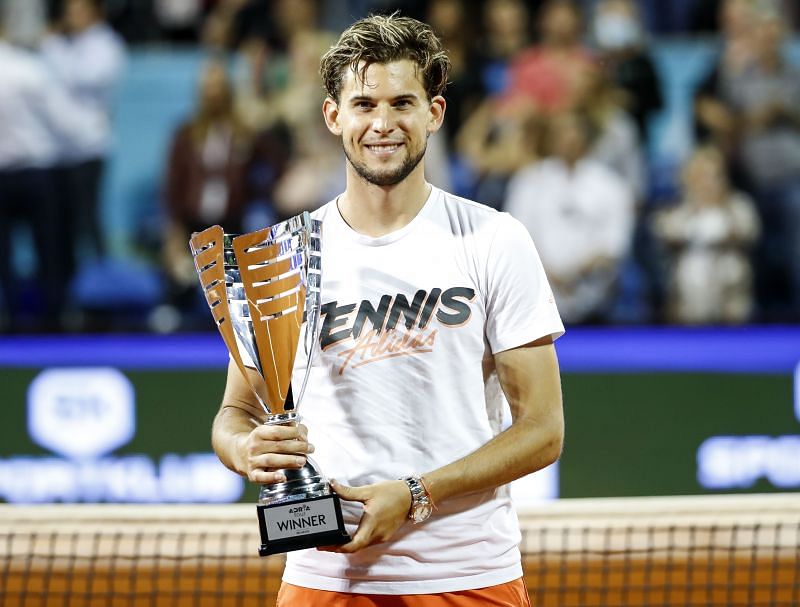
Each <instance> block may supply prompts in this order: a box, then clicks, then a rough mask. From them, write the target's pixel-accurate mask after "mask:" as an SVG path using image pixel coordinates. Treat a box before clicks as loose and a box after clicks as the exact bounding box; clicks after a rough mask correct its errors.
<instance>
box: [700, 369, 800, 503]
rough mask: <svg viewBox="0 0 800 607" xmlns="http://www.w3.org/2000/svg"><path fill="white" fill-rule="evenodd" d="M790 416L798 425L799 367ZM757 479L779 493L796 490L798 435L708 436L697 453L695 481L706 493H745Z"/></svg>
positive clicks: (798, 484)
mask: <svg viewBox="0 0 800 607" xmlns="http://www.w3.org/2000/svg"><path fill="white" fill-rule="evenodd" d="M794 416H795V419H796V420H797V421H798V422H800V363H798V365H797V367H796V368H795V372H794ZM761 479H764V480H766V481H767V482H769V483H770V484H771V485H772V486H774V487H777V488H779V489H797V488H800V434H785V435H781V436H765V435H751V436H712V437H711V438H709V439H706V440H705V441H704V442H703V444H701V445H700V448H699V449H698V450H697V480H698V482H699V483H700V485H702V486H703V487H705V488H706V489H748V488H750V487H752V486H753V485H755V484H756V483H757V482H758V481H760V480H761Z"/></svg>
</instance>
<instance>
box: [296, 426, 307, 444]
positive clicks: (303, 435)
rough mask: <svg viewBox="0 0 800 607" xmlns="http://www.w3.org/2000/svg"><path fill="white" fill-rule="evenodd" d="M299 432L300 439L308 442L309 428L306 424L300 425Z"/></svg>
mask: <svg viewBox="0 0 800 607" xmlns="http://www.w3.org/2000/svg"><path fill="white" fill-rule="evenodd" d="M297 431H298V432H299V433H300V438H301V439H303V440H304V441H307V440H308V428H307V427H306V425H305V424H298V425H297Z"/></svg>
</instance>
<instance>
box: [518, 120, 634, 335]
mask: <svg viewBox="0 0 800 607" xmlns="http://www.w3.org/2000/svg"><path fill="white" fill-rule="evenodd" d="M543 129H544V137H543V144H544V149H543V151H544V153H545V156H546V157H545V159H543V160H541V161H539V162H536V163H534V164H531V165H528V166H527V167H525V168H523V169H522V170H520V171H519V172H518V173H517V174H516V175H514V177H513V178H512V179H511V182H510V183H509V187H508V195H507V200H506V205H505V208H506V210H507V211H508V212H509V213H511V214H512V215H513V216H514V217H516V218H517V219H519V220H520V221H521V222H522V223H523V224H524V225H525V226H526V227H527V228H528V230H529V231H530V233H531V235H532V236H533V238H534V241H535V242H536V247H537V249H538V251H539V255H540V256H541V259H542V263H543V264H544V268H545V271H546V272H547V276H548V279H549V280H550V284H551V286H552V287H553V293H554V294H555V298H556V303H557V304H558V309H559V311H561V314H562V316H563V318H564V319H565V320H566V321H567V322H570V323H581V322H603V321H605V320H607V319H608V314H609V312H610V311H611V308H612V306H613V303H614V298H615V295H616V289H615V287H616V283H617V279H618V276H619V273H620V267H621V264H622V262H623V260H624V258H625V256H626V254H627V253H628V250H629V249H630V246H631V239H632V232H633V225H634V200H633V193H632V192H631V189H630V187H629V186H628V185H627V184H626V183H625V182H624V181H623V180H622V179H621V178H620V177H619V176H618V175H616V174H615V173H614V172H613V171H611V170H610V169H608V168H607V167H605V166H604V165H603V164H601V163H600V162H598V161H596V160H594V159H592V158H591V157H589V150H590V149H591V145H592V137H593V128H592V123H591V121H590V119H589V117H588V116H586V115H585V114H584V113H581V112H577V111H567V112H563V113H558V114H555V115H553V116H552V117H551V118H549V119H548V120H546V121H545V122H544V125H543Z"/></svg>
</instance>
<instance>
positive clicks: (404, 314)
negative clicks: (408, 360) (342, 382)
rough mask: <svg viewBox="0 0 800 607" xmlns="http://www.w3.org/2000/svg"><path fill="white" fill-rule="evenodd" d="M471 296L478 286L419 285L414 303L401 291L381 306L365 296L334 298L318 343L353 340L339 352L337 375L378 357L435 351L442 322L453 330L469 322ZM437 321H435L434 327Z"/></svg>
mask: <svg viewBox="0 0 800 607" xmlns="http://www.w3.org/2000/svg"><path fill="white" fill-rule="evenodd" d="M473 299H475V290H474V289H471V288H468V287H450V288H449V289H446V290H442V289H440V288H434V289H431V290H430V291H426V290H424V289H420V290H419V291H417V292H416V293H415V294H414V297H413V298H412V300H411V301H410V302H409V301H408V298H407V297H406V296H405V295H403V294H402V293H398V294H396V295H394V296H392V295H383V296H382V297H381V298H380V301H379V302H378V304H377V305H375V304H373V303H372V302H371V301H369V300H366V299H365V300H363V301H362V302H361V303H360V304H354V303H352V304H344V305H339V302H337V301H332V302H329V303H326V304H324V305H323V306H322V314H323V315H324V317H325V320H324V321H323V323H322V331H321V334H320V345H321V346H322V349H323V350H327V349H328V348H330V347H332V346H334V345H336V344H340V343H343V342H345V341H347V340H352V342H353V343H352V345H350V347H347V348H344V349H343V350H342V351H341V352H339V353H338V357H339V359H340V361H341V364H340V366H339V370H338V373H339V375H343V374H344V373H345V371H346V370H347V369H348V368H356V367H360V366H362V365H366V364H368V363H372V362H377V361H379V360H386V359H388V358H395V357H398V356H411V355H418V354H425V353H428V352H433V348H434V345H435V343H436V336H437V333H438V329H439V327H440V326H441V327H445V328H455V327H460V326H463V325H465V324H466V323H468V322H469V320H470V318H471V317H472V308H471V307H470V305H469V304H470V302H471V301H472V300H473ZM434 320H435V321H436V323H437V324H436V325H433V326H431V322H432V321H434ZM367 323H369V328H368V327H367Z"/></svg>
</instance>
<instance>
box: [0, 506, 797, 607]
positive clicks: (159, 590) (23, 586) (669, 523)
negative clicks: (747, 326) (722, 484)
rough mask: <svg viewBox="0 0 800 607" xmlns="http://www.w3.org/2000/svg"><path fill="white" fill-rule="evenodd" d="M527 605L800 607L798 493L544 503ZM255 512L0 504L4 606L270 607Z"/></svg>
mask: <svg viewBox="0 0 800 607" xmlns="http://www.w3.org/2000/svg"><path fill="white" fill-rule="evenodd" d="M520 524H521V527H522V535H523V537H522V543H521V549H522V553H523V568H524V571H525V579H526V583H527V585H528V589H529V591H530V593H531V598H532V601H533V604H534V605H535V607H578V606H581V607H601V606H603V607H612V606H613V607H628V606H634V605H635V606H637V607H641V606H647V605H653V606H655V605H658V606H664V607H672V606H679V605H680V606H682V607H701V606H704V607H711V606H726V607H767V606H769V607H796V606H800V494H774V495H744V496H743V495H738V496H711V497H670V498H663V497H660V498H615V499H584V500H558V501H555V502H550V503H546V504H542V505H541V506H536V507H533V508H526V509H524V510H522V511H521V512H520ZM258 541H259V540H258V533H257V524H256V519H255V507H254V506H252V505H231V506H200V505H198V506H194V505H192V506H162V505H159V506H139V505H137V506H113V505H91V506H90V505H60V506H30V507H21V506H8V505H6V506H0V604H2V605H3V606H6V607H51V606H63V607H76V606H79V605H80V606H81V607H83V606H87V607H93V606H101V605H112V604H113V605H123V606H124V605H136V606H139V605H147V606H152V607H162V606H163V607H167V606H170V607H183V606H196V607H206V606H207V607H211V606H217V605H220V606H221V605H225V606H228V605H235V606H248V607H249V606H250V605H259V606H260V607H263V606H264V605H272V604H274V600H275V596H276V594H277V589H278V586H279V584H280V576H281V571H282V569H283V562H284V561H283V558H282V557H280V556H274V557H269V558H260V557H258V556H256V555H257V547H258Z"/></svg>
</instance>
